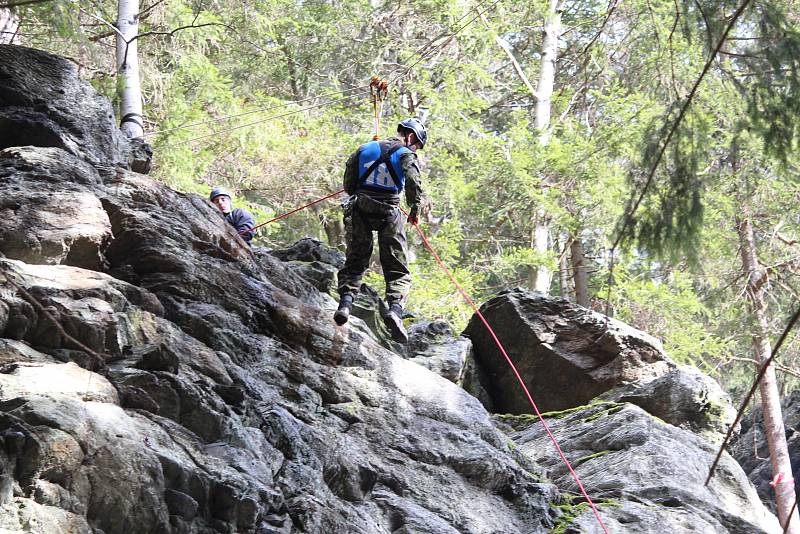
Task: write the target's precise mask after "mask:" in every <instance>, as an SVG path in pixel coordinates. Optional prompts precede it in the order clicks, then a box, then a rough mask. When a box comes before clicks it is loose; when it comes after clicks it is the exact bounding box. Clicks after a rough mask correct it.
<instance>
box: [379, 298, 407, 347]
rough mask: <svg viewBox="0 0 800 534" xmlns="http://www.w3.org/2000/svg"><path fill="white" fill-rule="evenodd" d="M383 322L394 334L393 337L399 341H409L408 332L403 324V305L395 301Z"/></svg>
mask: <svg viewBox="0 0 800 534" xmlns="http://www.w3.org/2000/svg"><path fill="white" fill-rule="evenodd" d="M383 324H385V325H386V328H388V329H389V333H390V334H392V339H393V340H395V341H396V342H397V343H408V332H406V329H405V327H404V326H403V307H402V306H400V304H399V303H398V302H393V303H392V304H391V305H390V306H389V310H388V311H387V312H386V314H385V315H384V316H383Z"/></svg>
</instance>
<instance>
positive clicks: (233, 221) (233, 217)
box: [225, 208, 256, 244]
mask: <svg viewBox="0 0 800 534" xmlns="http://www.w3.org/2000/svg"><path fill="white" fill-rule="evenodd" d="M225 220H226V221H228V222H229V223H230V225H231V226H233V227H234V228H236V231H237V232H242V230H250V229H251V228H253V227H254V226H255V225H256V223H255V220H253V216H252V215H250V212H249V211H247V210H244V209H242V208H236V209H235V210H233V211H232V212H230V213H228V214H227V215H225ZM239 235H240V236H242V239H244V240H245V241H247V243H248V244H249V243H250V240H251V239H253V236H254V235H256V233H255V231H253V230H250V231H249V232H243V233H240V234H239Z"/></svg>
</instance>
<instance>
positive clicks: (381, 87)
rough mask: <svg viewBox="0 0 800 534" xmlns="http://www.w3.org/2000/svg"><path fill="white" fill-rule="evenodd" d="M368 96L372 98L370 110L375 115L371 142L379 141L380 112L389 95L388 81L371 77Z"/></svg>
mask: <svg viewBox="0 0 800 534" xmlns="http://www.w3.org/2000/svg"><path fill="white" fill-rule="evenodd" d="M369 94H370V97H371V98H372V110H373V111H374V113H375V135H374V136H372V140H373V141H377V140H378V139H380V135H379V133H380V127H381V110H382V109H383V101H384V100H385V99H386V96H387V95H388V94H389V80H385V79H383V78H379V77H377V76H373V77H372V79H371V80H370V82H369Z"/></svg>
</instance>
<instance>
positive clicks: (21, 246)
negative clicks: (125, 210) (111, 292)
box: [0, 147, 112, 270]
mask: <svg viewBox="0 0 800 534" xmlns="http://www.w3.org/2000/svg"><path fill="white" fill-rule="evenodd" d="M43 180H46V183H47V184H48V186H47V189H46V190H43V189H42V188H41V184H42V181H43ZM98 180H99V178H98V176H97V173H96V171H94V169H93V168H92V167H90V166H89V165H87V164H86V163H84V162H82V161H80V160H79V159H77V158H75V157H74V156H71V155H69V154H67V153H66V152H64V151H63V150H58V149H53V148H49V149H33V148H24V147H23V148H13V149H6V150H3V151H0V215H2V217H0V247H2V250H3V254H5V256H6V257H7V258H11V259H18V260H22V261H25V262H27V263H47V264H66V265H75V266H78V267H84V268H87V269H94V270H101V268H102V266H103V263H104V256H103V250H104V249H105V247H106V246H107V245H108V243H109V242H110V240H111V237H112V235H111V224H110V223H109V220H108V215H107V214H106V212H105V210H104V209H103V206H102V204H101V202H100V200H99V199H98V198H97V196H96V194H95V193H93V192H92V191H91V190H90V189H88V187H87V186H89V185H92V184H95V183H96V182H97V181H98ZM22 191H26V192H25V193H24V194H21V192H22Z"/></svg>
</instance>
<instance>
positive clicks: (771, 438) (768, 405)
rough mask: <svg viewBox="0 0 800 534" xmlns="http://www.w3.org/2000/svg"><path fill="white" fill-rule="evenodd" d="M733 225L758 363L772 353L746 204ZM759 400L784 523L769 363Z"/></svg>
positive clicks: (787, 481)
mask: <svg viewBox="0 0 800 534" xmlns="http://www.w3.org/2000/svg"><path fill="white" fill-rule="evenodd" d="M736 229H737V232H738V234H739V243H740V245H741V256H742V267H743V268H744V272H745V274H746V275H747V300H748V302H749V307H750V312H751V313H752V314H753V318H754V319H755V323H756V324H755V329H756V330H755V333H754V334H753V349H754V350H755V357H756V361H757V362H758V363H759V365H760V364H761V363H762V362H764V361H766V360H767V358H769V356H770V354H771V353H772V347H771V346H770V342H769V339H768V338H767V335H768V332H769V323H768V317H767V306H766V302H765V295H764V293H765V291H764V283H765V280H766V273H765V272H764V271H763V270H762V269H761V268H760V267H759V264H758V254H757V250H756V239H755V235H754V233H753V226H752V223H751V220H750V212H749V206H748V205H747V204H746V203H745V204H744V205H743V206H742V215H741V216H737V218H736ZM759 388H760V391H761V403H762V406H763V410H764V433H765V434H766V437H767V445H768V446H769V457H770V462H771V464H772V476H773V477H778V476H779V475H781V476H782V478H783V482H780V483H778V484H777V485H776V486H775V504H776V507H777V510H778V518H779V519H780V522H781V525H783V526H784V527H785V526H786V524H787V521H789V520H790V516H789V511H790V510H791V509H792V506H793V505H794V502H795V492H794V481H793V476H792V465H791V462H790V459H789V448H788V446H787V444H786V430H785V428H784V425H783V414H782V412H781V403H780V395H779V393H778V383H777V379H776V376H775V368H774V367H773V366H770V367H769V368H768V369H767V371H766V373H764V378H763V379H762V380H761V384H760V385H759ZM786 532H788V533H790V534H798V533H799V532H800V523H798V515H797V510H795V511H794V513H793V514H792V515H791V525H789V528H788V529H786Z"/></svg>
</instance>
